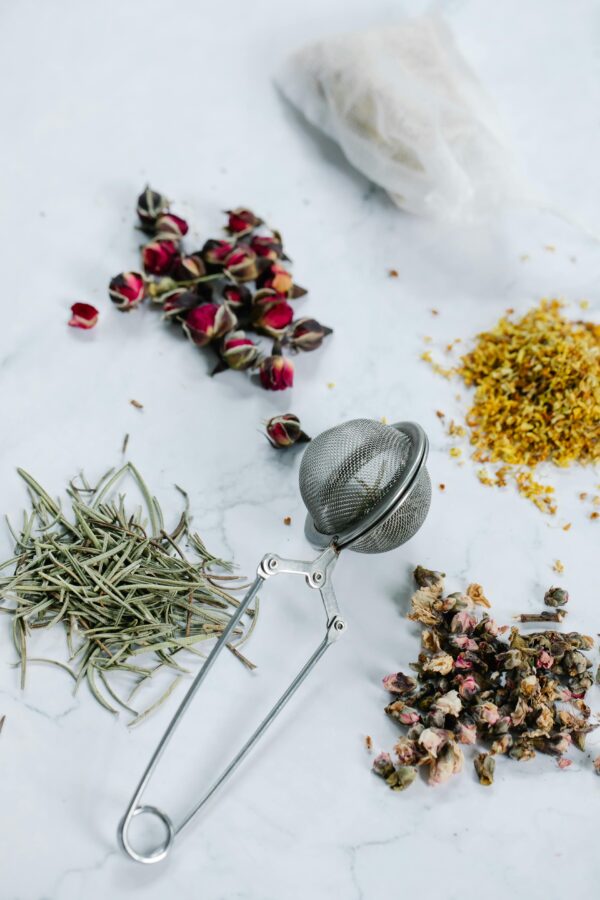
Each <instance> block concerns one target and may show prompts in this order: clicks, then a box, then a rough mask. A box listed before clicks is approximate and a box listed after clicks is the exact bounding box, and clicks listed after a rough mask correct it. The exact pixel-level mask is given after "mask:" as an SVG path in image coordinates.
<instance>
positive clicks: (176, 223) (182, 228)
mask: <svg viewBox="0 0 600 900" xmlns="http://www.w3.org/2000/svg"><path fill="white" fill-rule="evenodd" d="M155 229H156V238H157V240H165V239H166V240H171V241H180V240H181V238H182V237H183V236H184V235H186V234H187V233H188V223H187V222H186V221H185V219H182V218H181V216H176V215H175V214H174V213H161V214H160V216H158V218H157V219H156V225H155Z"/></svg>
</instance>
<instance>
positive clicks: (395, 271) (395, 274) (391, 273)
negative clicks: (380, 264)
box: [388, 269, 399, 278]
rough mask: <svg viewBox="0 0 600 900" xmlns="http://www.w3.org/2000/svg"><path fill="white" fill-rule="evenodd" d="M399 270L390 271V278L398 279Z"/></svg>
mask: <svg viewBox="0 0 600 900" xmlns="http://www.w3.org/2000/svg"><path fill="white" fill-rule="evenodd" d="M398 274H399V273H398V269H388V276H389V277H390V278H398Z"/></svg>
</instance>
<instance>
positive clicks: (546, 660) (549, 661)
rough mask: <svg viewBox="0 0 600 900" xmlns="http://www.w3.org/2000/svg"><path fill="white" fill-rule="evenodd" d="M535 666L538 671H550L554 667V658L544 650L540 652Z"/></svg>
mask: <svg viewBox="0 0 600 900" xmlns="http://www.w3.org/2000/svg"><path fill="white" fill-rule="evenodd" d="M535 665H536V668H538V669H551V668H552V666H553V665H554V657H553V656H551V655H550V654H549V653H548V652H547V651H546V650H542V652H541V653H540V655H539V656H538V658H537V660H536V662H535Z"/></svg>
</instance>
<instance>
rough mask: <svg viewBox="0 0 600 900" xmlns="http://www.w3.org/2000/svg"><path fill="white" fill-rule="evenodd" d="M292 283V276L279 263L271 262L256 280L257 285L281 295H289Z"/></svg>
mask: <svg viewBox="0 0 600 900" xmlns="http://www.w3.org/2000/svg"><path fill="white" fill-rule="evenodd" d="M293 284H294V282H293V280H292V276H291V275H290V273H289V272H288V271H287V269H284V267H283V266H281V265H279V263H272V264H271V265H270V266H269V267H268V268H266V269H265V270H264V271H263V272H261V274H260V275H259V276H258V278H257V280H256V285H257V287H259V288H270V289H271V290H272V291H275V293H276V294H279V295H280V296H281V297H289V296H290V293H291V290H292V287H293Z"/></svg>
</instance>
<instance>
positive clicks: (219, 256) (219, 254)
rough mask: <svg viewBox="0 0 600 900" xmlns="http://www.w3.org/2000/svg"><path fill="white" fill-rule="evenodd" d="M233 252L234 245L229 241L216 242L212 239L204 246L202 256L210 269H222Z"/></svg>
mask: <svg viewBox="0 0 600 900" xmlns="http://www.w3.org/2000/svg"><path fill="white" fill-rule="evenodd" d="M232 250H233V244H230V243H229V241H215V240H212V238H211V240H209V241H207V242H206V243H205V245H204V246H203V248H202V250H201V251H200V255H201V257H202V259H203V260H204V262H205V263H206V265H207V266H208V267H209V268H211V269H222V268H223V266H224V265H225V259H226V258H227V257H228V256H229V254H230V253H231V251H232Z"/></svg>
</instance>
